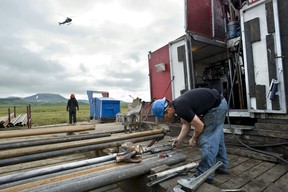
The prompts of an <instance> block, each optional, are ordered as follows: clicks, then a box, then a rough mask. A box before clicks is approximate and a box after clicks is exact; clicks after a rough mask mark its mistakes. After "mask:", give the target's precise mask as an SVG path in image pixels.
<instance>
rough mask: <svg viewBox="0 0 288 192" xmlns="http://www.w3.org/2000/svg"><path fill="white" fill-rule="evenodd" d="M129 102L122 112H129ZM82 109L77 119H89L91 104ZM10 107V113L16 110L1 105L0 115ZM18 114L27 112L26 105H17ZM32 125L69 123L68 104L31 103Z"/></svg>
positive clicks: (6, 112) (4, 114) (81, 106)
mask: <svg viewBox="0 0 288 192" xmlns="http://www.w3.org/2000/svg"><path fill="white" fill-rule="evenodd" d="M127 105H128V104H121V106H120V111H121V113H125V112H127ZM79 107H80V110H79V111H77V121H78V122H81V121H89V117H90V106H89V105H88V104H87V105H86V104H82V105H80V106H79ZM8 108H10V113H13V112H14V106H13V105H12V106H8V105H6V106H3V105H2V106H0V117H4V116H7V114H8ZM15 108H16V115H19V114H22V115H23V114H26V108H27V106H26V105H18V106H15ZM31 115H32V126H42V125H53V124H62V123H68V118H69V115H68V112H67V111H66V105H31Z"/></svg>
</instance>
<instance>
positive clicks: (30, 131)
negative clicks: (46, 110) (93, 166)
mask: <svg viewBox="0 0 288 192" xmlns="http://www.w3.org/2000/svg"><path fill="white" fill-rule="evenodd" d="M94 129H95V128H94V126H93V125H81V127H80V126H67V127H56V128H41V129H26V130H14V131H2V132H1V134H0V139H3V138H11V137H23V136H32V135H45V134H54V133H69V132H78V131H88V130H94Z"/></svg>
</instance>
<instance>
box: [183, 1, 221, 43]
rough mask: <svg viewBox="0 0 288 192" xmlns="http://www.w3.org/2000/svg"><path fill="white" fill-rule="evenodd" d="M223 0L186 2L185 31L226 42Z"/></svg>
mask: <svg viewBox="0 0 288 192" xmlns="http://www.w3.org/2000/svg"><path fill="white" fill-rule="evenodd" d="M222 10H223V7H222V0H186V1H185V20H186V26H185V31H186V32H191V33H193V34H197V35H201V36H205V37H208V38H212V39H217V40H220V41H224V40H225V22H224V20H225V15H223V11H222Z"/></svg>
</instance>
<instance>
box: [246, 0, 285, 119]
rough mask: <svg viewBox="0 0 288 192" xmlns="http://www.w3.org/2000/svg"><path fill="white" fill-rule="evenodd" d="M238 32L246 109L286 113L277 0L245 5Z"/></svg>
mask: <svg viewBox="0 0 288 192" xmlns="http://www.w3.org/2000/svg"><path fill="white" fill-rule="evenodd" d="M241 31H242V42H243V50H244V59H245V62H244V65H245V72H246V87H247V102H248V110H249V111H250V112H256V113H258V112H259V113H264V112H265V113H286V110H287V109H286V100H285V90H284V89H285V88H284V87H285V86H284V77H283V75H284V74H283V65H282V53H281V43H280V42H281V41H280V40H281V39H280V32H279V17H278V7H277V0H273V1H270V0H262V1H256V2H255V3H251V4H249V5H245V6H244V8H243V9H242V10H241Z"/></svg>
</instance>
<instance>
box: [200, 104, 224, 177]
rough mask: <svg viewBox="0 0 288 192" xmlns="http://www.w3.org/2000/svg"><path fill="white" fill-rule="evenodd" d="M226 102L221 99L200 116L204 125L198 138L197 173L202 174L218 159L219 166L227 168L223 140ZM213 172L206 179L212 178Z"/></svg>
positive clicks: (222, 168)
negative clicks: (198, 158) (215, 105)
mask: <svg viewBox="0 0 288 192" xmlns="http://www.w3.org/2000/svg"><path fill="white" fill-rule="evenodd" d="M227 109H228V108H227V102H226V100H225V99H223V100H222V101H221V103H220V105H219V106H218V107H216V108H213V109H211V110H209V111H208V112H207V113H206V114H205V115H204V116H203V118H202V121H203V123H204V125H205V127H204V129H203V131H202V133H201V134H200V136H199V138H198V145H199V150H200V154H201V161H200V163H199V166H198V168H197V174H198V175H199V174H202V173H203V172H205V171H207V170H208V169H209V168H211V167H212V166H214V165H215V164H216V163H217V162H218V161H221V162H222V163H223V165H222V166H221V167H220V168H219V169H220V170H223V171H225V170H226V169H227V168H228V159H227V153H226V147H225V142H224V131H223V128H224V121H225V117H226V113H227ZM213 176H214V174H212V175H210V176H209V177H208V179H212V178H213Z"/></svg>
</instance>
